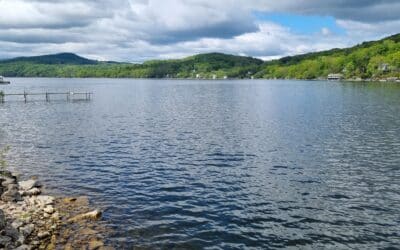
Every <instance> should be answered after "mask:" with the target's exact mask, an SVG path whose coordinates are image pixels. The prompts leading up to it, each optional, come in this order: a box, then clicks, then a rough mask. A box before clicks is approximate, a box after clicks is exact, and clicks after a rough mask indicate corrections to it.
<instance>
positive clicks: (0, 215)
mask: <svg viewBox="0 0 400 250" xmlns="http://www.w3.org/2000/svg"><path fill="white" fill-rule="evenodd" d="M5 226H6V216H5V215H4V212H3V210H1V209H0V230H2V229H3V228H4V227H5Z"/></svg>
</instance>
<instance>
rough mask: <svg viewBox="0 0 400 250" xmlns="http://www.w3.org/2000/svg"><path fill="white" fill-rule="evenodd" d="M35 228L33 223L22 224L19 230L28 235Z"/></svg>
mask: <svg viewBox="0 0 400 250" xmlns="http://www.w3.org/2000/svg"><path fill="white" fill-rule="evenodd" d="M33 230H35V225H33V224H28V225H26V226H23V227H21V228H20V229H19V231H20V232H21V233H22V234H23V235H24V236H25V237H28V236H29V235H31V233H32V232H33Z"/></svg>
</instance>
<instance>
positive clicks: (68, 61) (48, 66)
mask: <svg viewBox="0 0 400 250" xmlns="http://www.w3.org/2000/svg"><path fill="white" fill-rule="evenodd" d="M60 55H61V56H60ZM65 55H67V56H65ZM263 63H264V62H263V61H262V60H259V59H255V58H251V57H243V56H233V55H226V54H221V53H209V54H201V55H195V56H191V57H187V58H184V59H178V60H153V61H147V62H144V63H143V64H130V63H114V62H99V61H93V60H89V59H85V58H82V57H79V56H77V55H74V54H57V55H47V56H38V57H23V58H15V59H10V60H3V61H0V74H1V75H3V76H9V77H11V76H20V77H135V78H168V77H169V78H224V77H230V78H244V77H248V76H250V75H252V74H255V73H256V72H257V71H258V70H260V69H261V68H260V67H261V65H262V64H263Z"/></svg>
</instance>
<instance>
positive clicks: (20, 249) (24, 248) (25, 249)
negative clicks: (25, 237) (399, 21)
mask: <svg viewBox="0 0 400 250" xmlns="http://www.w3.org/2000/svg"><path fill="white" fill-rule="evenodd" d="M31 249H32V248H31V247H30V246H28V245H25V244H24V245H21V246H19V247H17V248H15V250H31Z"/></svg>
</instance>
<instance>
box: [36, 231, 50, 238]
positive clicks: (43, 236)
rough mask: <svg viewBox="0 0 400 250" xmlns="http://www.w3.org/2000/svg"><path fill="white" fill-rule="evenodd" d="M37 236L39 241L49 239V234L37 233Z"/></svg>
mask: <svg viewBox="0 0 400 250" xmlns="http://www.w3.org/2000/svg"><path fill="white" fill-rule="evenodd" d="M37 236H38V238H39V239H44V238H47V237H49V236H50V233H49V232H39V233H38V235H37Z"/></svg>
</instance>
